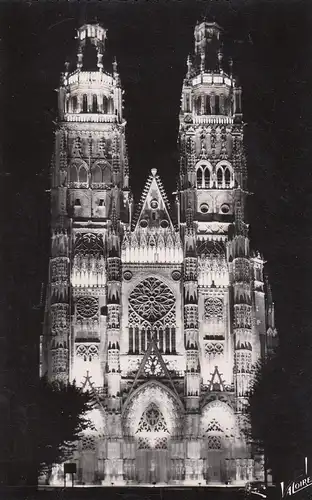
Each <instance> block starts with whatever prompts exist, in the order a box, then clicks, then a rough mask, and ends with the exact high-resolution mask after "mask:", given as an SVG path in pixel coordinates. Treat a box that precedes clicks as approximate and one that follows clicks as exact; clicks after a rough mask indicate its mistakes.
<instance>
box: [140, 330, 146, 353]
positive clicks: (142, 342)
mask: <svg viewBox="0 0 312 500" xmlns="http://www.w3.org/2000/svg"><path fill="white" fill-rule="evenodd" d="M145 350H146V346H145V329H144V328H142V330H141V352H142V353H143V352H145Z"/></svg>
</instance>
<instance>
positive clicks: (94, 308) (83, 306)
mask: <svg viewBox="0 0 312 500" xmlns="http://www.w3.org/2000/svg"><path fill="white" fill-rule="evenodd" d="M76 306H77V313H78V314H79V315H80V316H82V317H83V318H92V317H93V316H95V315H96V313H97V312H98V300H97V299H96V298H95V297H79V298H78V299H77V303H76Z"/></svg>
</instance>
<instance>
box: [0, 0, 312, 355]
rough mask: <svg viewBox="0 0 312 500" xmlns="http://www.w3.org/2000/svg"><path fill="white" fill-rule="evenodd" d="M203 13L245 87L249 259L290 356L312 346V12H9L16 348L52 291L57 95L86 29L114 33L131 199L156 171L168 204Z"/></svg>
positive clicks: (6, 59)
mask: <svg viewBox="0 0 312 500" xmlns="http://www.w3.org/2000/svg"><path fill="white" fill-rule="evenodd" d="M204 12H206V15H207V17H208V19H211V20H215V21H217V22H218V23H219V24H220V25H222V27H223V28H224V30H225V52H226V53H228V54H231V55H232V56H233V59H234V72H235V74H236V75H238V76H239V78H240V83H241V85H242V86H243V105H244V120H245V122H246V123H247V125H246V141H245V142H246V152H247V158H248V170H249V189H250V191H251V192H252V193H254V194H253V195H252V196H251V197H250V200H249V222H250V224H251V237H252V246H253V247H254V248H256V249H259V250H260V252H261V253H263V254H264V256H265V258H266V260H267V261H268V264H267V270H268V271H269V276H270V281H271V284H272V288H273V294H274V299H275V302H276V316H277V326H278V329H279V331H280V336H281V342H282V344H283V345H284V346H289V345H291V349H288V350H287V349H286V351H287V353H290V352H292V347H293V346H294V345H296V344H298V343H300V342H303V339H304V336H305V335H306V334H308V336H311V339H312V328H311V326H312V300H311V278H312V276H311V256H312V243H311V233H312V230H311V226H312V224H311V221H312V200H311V194H310V193H311V187H312V177H311V169H312V163H311V160H310V157H311V153H312V135H311V118H312V96H311V89H312V81H311V69H312V63H311V61H312V35H311V33H312V4H311V2H310V1H298V0H296V1H295V0H280V1H278V0H275V1H272V0H266V1H264V0H250V1H247V0H245V1H243V0H241V1H240V0H233V1H229V0H215V1H211V2H196V1H195V0H192V1H187V0H184V1H183V0H182V1H173V0H172V1H171V2H152V1H149V2H143V1H137V2H134V3H132V2H131V1H128V2H123V1H119V2H118V1H111V2H105V1H103V2H97V3H96V2H91V3H88V7H87V8H85V4H84V2H62V1H59V2H52V1H51V2H49V1H43V2H40V1H39V2H33V3H32V2H10V3H9V2H0V19H1V21H0V22H1V45H0V50H1V61H0V80H1V89H2V90H1V108H0V109H2V111H1V115H2V116H1V118H2V120H1V129H0V132H1V141H0V144H1V154H2V171H3V175H2V183H1V184H2V188H3V196H2V200H3V208H2V211H1V216H2V219H1V226H2V228H3V238H2V243H3V245H2V246H3V252H2V257H3V258H2V264H3V281H4V284H5V286H4V287H3V300H2V303H3V305H4V307H3V311H4V322H2V324H3V325H4V328H5V330H6V332H7V334H8V336H9V337H10V338H11V339H14V341H13V342H12V345H14V349H15V346H16V345H18V344H20V345H26V346H27V345H32V344H33V341H34V340H35V339H38V337H39V335H40V321H41V319H42V318H41V316H40V313H36V312H35V310H34V309H32V308H33V307H34V306H35V305H36V304H38V303H39V301H40V289H41V283H42V282H45V283H46V281H47V269H48V251H49V197H48V194H47V193H46V192H45V190H46V189H48V188H49V176H48V172H49V165H50V157H51V152H52V146H53V120H54V119H55V117H56V104H57V95H56V92H54V89H56V88H57V86H58V82H59V74H60V72H61V71H62V70H63V67H64V61H65V60H66V59H67V58H68V57H70V56H73V55H75V40H74V36H75V30H76V28H77V27H78V25H79V24H80V23H81V22H82V21H83V19H87V20H88V21H92V20H94V19H95V17H97V19H98V21H99V22H100V23H101V24H103V25H104V27H106V28H107V29H108V40H109V44H108V50H109V52H110V54H111V55H112V56H113V55H116V56H117V60H118V63H119V71H120V75H121V79H122V84H123V87H124V89H125V91H126V94H125V106H126V118H127V122H128V126H127V140H128V148H129V158H130V168H131V179H132V180H131V185H132V189H133V191H134V194H135V195H136V197H138V196H139V195H140V191H141V189H142V187H143V185H144V181H145V179H146V177H147V176H148V173H149V171H150V169H151V168H153V167H156V168H157V169H158V171H159V173H160V175H161V176H162V178H163V180H164V184H165V187H166V191H167V193H168V195H169V196H170V194H171V192H172V191H174V190H175V179H176V175H177V173H178V151H177V147H176V140H177V131H178V112H179V105H180V96H181V86H182V80H183V77H184V75H185V71H186V58H187V54H188V53H189V52H190V51H191V50H192V45H193V28H194V25H195V22H196V20H197V19H200V17H201V15H202V14H203V13H204ZM310 330H311V331H310ZM311 345H312V343H311ZM31 351H32V352H34V351H33V348H32V347H31V348H28V350H27V352H26V358H27V356H28V355H29V356H30V353H31ZM24 354H25V353H24ZM29 359H30V358H29ZM15 362H17V363H19V358H18V357H17V358H16V361H15Z"/></svg>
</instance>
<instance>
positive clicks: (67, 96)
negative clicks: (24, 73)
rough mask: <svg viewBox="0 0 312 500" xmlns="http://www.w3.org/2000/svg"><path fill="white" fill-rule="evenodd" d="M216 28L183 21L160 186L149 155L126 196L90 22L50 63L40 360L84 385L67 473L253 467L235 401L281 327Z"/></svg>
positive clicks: (117, 134)
mask: <svg viewBox="0 0 312 500" xmlns="http://www.w3.org/2000/svg"><path fill="white" fill-rule="evenodd" d="M221 35H222V30H221V28H220V27H219V26H218V25H217V24H216V23H209V22H206V21H203V22H201V23H198V24H197V25H196V27H195V31H194V48H193V52H192V54H191V55H189V57H188V58H187V61H186V63H187V64H186V72H185V78H184V80H183V84H182V97H181V108H180V114H179V133H178V137H177V140H178V147H179V155H180V166H179V177H178V185H177V188H176V192H175V193H174V194H173V199H171V200H169V199H168V197H167V195H166V192H165V188H164V186H163V183H162V180H161V178H160V176H159V173H158V172H157V169H156V168H153V169H152V170H151V171H146V172H144V174H143V175H144V176H146V179H145V187H144V189H143V193H142V195H141V198H140V200H139V202H138V203H136V204H135V203H134V201H133V197H132V194H131V188H130V185H131V165H129V162H128V157H127V145H126V122H125V119H124V118H123V100H124V99H123V90H122V82H121V80H120V76H119V73H118V67H117V63H116V61H115V60H114V61H110V64H109V65H106V62H105V61H106V59H107V50H106V38H107V31H106V30H105V29H104V28H103V27H102V26H101V25H100V24H85V25H83V26H82V27H80V28H79V29H78V33H77V45H78V47H77V61H76V62H75V65H74V66H72V65H70V64H69V63H67V64H66V66H65V71H64V73H63V74H62V76H61V83H60V86H59V89H58V109H59V118H58V123H57V126H56V130H55V147H54V154H53V158H52V166H51V254H50V261H49V284H48V290H47V300H46V310H45V321H44V331H43V335H42V338H41V360H40V365H41V374H42V375H43V374H47V375H48V377H49V378H50V380H55V379H58V380H64V381H71V382H73V381H76V383H77V385H79V386H80V387H82V388H83V389H84V390H89V391H90V392H91V394H92V395H93V398H94V402H95V405H94V409H93V410H92V412H91V418H92V420H93V422H94V429H90V431H89V432H86V433H85V434H84V435H82V436H81V440H80V441H79V443H77V450H76V452H75V455H74V456H73V457H72V458H71V460H70V461H71V462H75V463H76V466H77V474H76V483H77V484H82V485H83V484H84V485H91V484H98V485H103V486H105V485H153V484H157V485H196V486H198V485H202V486H204V485H220V486H221V485H226V484H227V485H233V486H238V485H244V484H245V483H246V482H247V481H252V480H263V476H264V465H263V457H262V454H261V451H260V450H258V449H257V448H256V447H255V446H254V445H253V444H252V443H250V442H247V440H246V433H245V432H244V429H245V427H246V422H245V419H244V413H243V407H244V403H245V402H246V396H247V393H248V390H249V388H250V384H251V382H252V380H253V366H254V364H255V363H256V362H257V360H259V359H260V358H263V357H265V356H266V354H267V353H269V352H270V351H271V350H272V348H273V347H274V344H275V343H276V338H277V334H276V329H275V326H274V304H273V301H272V297H271V292H270V287H269V285H268V282H267V280H266V278H265V276H264V271H263V267H264V259H263V257H262V256H261V255H260V253H259V252H255V251H252V250H251V249H250V242H249V236H248V224H247V222H246V200H247V197H248V194H249V193H248V188H247V168H246V159H245V155H244V145H243V135H244V122H243V118H242V90H241V88H240V86H239V85H238V84H237V81H236V80H235V78H234V77H233V74H232V62H231V60H228V61H225V60H224V59H225V58H224V57H223V53H222V41H221ZM181 83H182V82H181ZM126 105H127V102H126V101H125V106H126ZM62 470H63V469H61V468H60V467H59V470H57V467H56V472H55V474H54V475H52V478H51V484H58V481H61V483H62V482H63V476H62ZM60 478H61V479H60Z"/></svg>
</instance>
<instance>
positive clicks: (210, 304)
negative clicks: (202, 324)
mask: <svg viewBox="0 0 312 500" xmlns="http://www.w3.org/2000/svg"><path fill="white" fill-rule="evenodd" d="M204 307H205V318H206V319H209V318H211V317H217V318H218V319H222V318H223V300H222V299H220V298H219V297H208V298H207V299H205V302H204Z"/></svg>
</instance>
